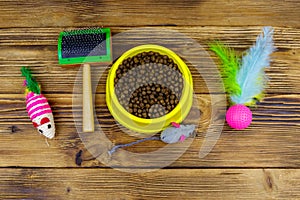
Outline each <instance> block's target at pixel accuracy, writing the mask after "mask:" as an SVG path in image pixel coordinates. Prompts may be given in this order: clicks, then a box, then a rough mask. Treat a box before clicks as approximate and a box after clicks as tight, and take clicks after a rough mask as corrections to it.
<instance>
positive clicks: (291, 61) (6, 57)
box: [0, 27, 300, 94]
mask: <svg viewBox="0 0 300 200" xmlns="http://www.w3.org/2000/svg"><path fill="white" fill-rule="evenodd" d="M161 28H162V27H161ZM61 30H63V29H59V28H53V29H52V28H50V29H49V28H45V29H43V28H39V29H32V28H23V29H22V28H21V29H14V28H11V29H2V30H0V45H1V49H0V61H1V62H0V79H2V80H5V81H2V86H3V87H1V90H0V93H6V94H9V93H14V94H18V93H22V91H23V88H22V87H21V85H22V82H23V78H22V77H20V71H19V70H20V66H24V65H25V66H31V67H32V70H33V73H34V75H35V76H36V78H37V79H38V81H39V82H40V83H41V85H42V87H43V91H44V92H45V93H61V94H66V93H68V94H70V93H72V92H73V87H74V81H75V78H76V76H77V72H78V69H77V68H62V67H61V66H59V65H58V63H57V47H56V46H57V36H58V33H59V32H60V31H61ZM124 30H127V29H126V28H123V29H122V28H120V27H119V28H114V29H113V31H114V32H115V33H116V34H118V33H120V32H122V31H124ZM171 30H178V31H180V32H182V33H185V34H186V35H187V36H189V37H191V38H193V39H195V40H196V41H197V42H199V43H200V44H202V45H203V47H204V49H205V50H206V51H208V47H207V46H206V43H208V41H210V40H213V39H220V40H222V41H224V42H225V43H228V44H229V45H231V46H232V47H234V48H235V49H237V51H238V52H239V53H241V52H242V51H244V50H246V49H247V48H249V47H250V46H251V45H252V44H253V42H254V41H255V38H256V36H257V34H259V32H260V28H257V27H234V28H231V27H230V28H228V27H188V28H186V27H184V28H173V29H171ZM275 30H276V32H275V44H276V47H277V48H278V50H277V52H275V53H274V54H273V56H272V57H273V62H272V64H271V68H270V69H269V70H268V71H267V74H268V75H269V77H270V83H269V85H268V88H267V91H266V92H267V93H275V94H278V93H284V94H291V93H300V87H299V86H300V82H299V80H300V78H299V73H297V71H298V63H299V61H300V57H299V56H298V55H299V54H300V37H299V36H300V31H299V29H293V28H282V27H278V28H277V27H275ZM148 35H149V33H147V32H141V34H139V35H136V36H133V38H134V39H136V38H139V39H140V40H141V39H142V38H147V37H148ZM161 36H162V37H170V36H168V35H164V34H162V35H161ZM135 37H136V38H135ZM180 41H181V40H180V39H178V38H174V43H175V44H177V45H181V44H183V43H184V42H180ZM128 42H129V43H130V42H132V41H128ZM133 43H134V42H133ZM114 45H116V47H118V45H119V43H114ZM120 45H121V44H120ZM122 45H123V46H126V45H127V44H122ZM114 49H116V50H117V49H119V48H114ZM208 52H209V51H208ZM207 56H211V57H212V59H213V61H214V62H215V63H218V60H217V59H216V57H215V56H214V54H212V53H211V52H209V54H208V55H207ZM204 59H208V57H205V58H204ZM213 61H212V62H213ZM200 66H201V70H200V72H199V71H198V70H197V69H195V68H193V67H192V66H190V69H191V72H192V74H193V78H194V82H195V84H194V85H195V89H196V92H199V93H208V91H207V88H206V84H207V83H210V82H216V81H217V79H216V77H215V76H213V72H212V70H211V65H209V64H208V65H205V66H203V65H200ZM107 67H108V66H106V65H105V66H103V67H102V68H107ZM100 68H101V67H100ZM96 69H97V70H98V69H99V68H96ZM106 75H107V72H106V73H104V74H103V77H102V78H101V79H100V82H99V84H98V80H97V79H96V80H94V81H95V83H97V84H98V85H99V87H102V88H104V85H105V81H106ZM204 75H205V76H204ZM16 85H19V86H20V87H16ZM212 92H222V90H221V88H216V87H213V88H212V91H210V93H212Z"/></svg>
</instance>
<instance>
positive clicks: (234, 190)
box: [0, 168, 300, 200]
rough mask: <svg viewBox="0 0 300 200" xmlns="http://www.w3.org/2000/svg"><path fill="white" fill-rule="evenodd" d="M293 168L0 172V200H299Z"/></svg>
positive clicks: (299, 175) (296, 173)
mask: <svg viewBox="0 0 300 200" xmlns="http://www.w3.org/2000/svg"><path fill="white" fill-rule="evenodd" d="M299 180H300V170H299V169H180V170H176V169H162V170H159V171H155V172H151V173H144V174H133V173H124V172H119V171H117V170H113V169H85V170H82V169H5V168H4V169H0V183H1V186H0V198H2V199H58V200H60V199H74V200H76V199H214V200H215V199H255V200H257V199H299V198H300V192H299V191H300V186H299V184H298V183H299Z"/></svg>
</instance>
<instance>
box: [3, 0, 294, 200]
mask: <svg viewBox="0 0 300 200" xmlns="http://www.w3.org/2000/svg"><path fill="white" fill-rule="evenodd" d="M299 22H300V1H298V0H265V1H259V0H218V1H217V0H190V1H187V0H180V1H179V0H174V1H170V0H151V1H150V0H144V1H141V0H140V1H130V0H124V1H118V0H103V1H72V2H71V1H70V2H69V1H62V0H55V1H40V0H35V1H32V0H26V1H0V80H1V89H0V199H57V200H59V199H300V170H299V168H300V131H299V124H300V117H299V116H300V110H299V109H300V81H299V78H300V75H299V72H300V71H299V67H300V23H299ZM265 25H271V26H273V27H274V28H275V36H274V40H275V45H276V47H277V48H278V50H277V52H276V53H274V54H273V62H272V64H271V68H270V69H269V70H268V71H267V74H268V76H269V77H270V83H269V85H268V88H267V90H266V97H265V98H264V100H263V101H262V102H260V103H259V104H258V106H257V107H256V108H254V109H253V114H254V120H253V124H252V125H251V127H250V128H248V129H246V130H244V131H233V130H232V129H230V128H229V127H228V126H227V125H225V126H224V129H223V132H222V135H221V137H220V139H219V140H218V142H217V144H216V146H215V147H214V149H213V151H212V152H211V153H210V154H209V155H208V156H206V157H205V158H203V159H199V157H198V152H199V144H201V143H202V141H203V137H202V136H203V135H202V134H201V130H198V131H199V132H198V135H197V137H196V138H195V140H194V142H193V144H192V145H191V146H190V147H189V149H188V150H187V151H186V153H185V154H184V155H183V156H181V157H180V158H179V159H178V160H177V161H175V162H174V163H172V164H171V165H170V166H168V167H166V168H164V169H161V170H158V171H154V172H149V173H136V174H133V173H125V172H121V171H118V170H115V169H111V168H109V167H106V166H105V165H103V164H102V163H101V162H99V161H98V160H96V159H95V158H93V156H91V155H90V154H89V152H87V150H86V148H85V146H84V145H83V143H82V142H81V140H80V138H79V136H78V133H77V131H76V128H75V125H74V119H73V116H72V93H73V83H74V80H75V77H76V75H77V72H78V69H75V68H74V69H65V68H61V67H60V66H59V65H58V61H57V37H58V34H59V32H60V31H63V30H65V29H69V28H78V27H88V26H104V27H111V29H112V33H113V34H117V33H120V32H122V31H125V30H128V29H130V28H134V27H158V28H167V29H171V30H178V31H180V32H182V33H185V34H186V35H187V36H189V37H191V38H193V39H195V40H196V41H198V42H199V43H201V44H203V45H204V46H205V42H206V41H209V40H213V39H219V40H221V41H224V42H226V43H228V44H230V45H231V46H232V47H234V48H235V49H236V50H237V51H239V52H242V51H244V50H246V49H247V48H249V47H250V46H251V45H252V44H253V42H254V41H255V38H256V36H257V35H258V34H259V33H260V31H261V28H262V27H263V26H265ZM205 47H206V48H207V46H205ZM214 59H215V61H216V62H217V59H216V58H214ZM23 65H26V66H30V67H31V69H32V71H33V73H34V76H35V77H36V78H37V80H38V81H39V82H40V83H41V85H42V89H43V93H44V94H45V96H46V97H47V98H48V100H49V102H50V104H51V106H52V109H53V112H54V117H55V121H56V127H57V136H56V138H55V139H54V140H51V141H49V143H50V147H47V145H46V144H45V141H44V138H43V137H41V136H39V135H38V133H37V132H36V130H35V129H34V128H33V126H32V124H31V122H30V120H29V118H28V116H27V112H26V109H25V101H24V94H23V92H24V88H23V87H22V83H23V78H22V77H20V67H21V66H23ZM194 79H195V81H196V82H197V81H199V80H200V78H199V80H197V77H194ZM103 83H104V82H103ZM103 87H104V85H103V84H102V85H101V84H100V85H99V88H102V89H99V91H97V95H99V98H97V99H100V100H97V101H96V110H97V117H99V118H103V119H106V125H107V127H108V128H111V129H110V130H111V131H110V132H109V134H111V135H110V136H111V138H112V140H113V142H119V141H125V140H129V139H128V138H126V137H123V136H122V137H123V138H122V137H121V138H118V137H116V136H115V137H113V135H114V134H116V135H118V134H119V133H118V130H116V129H114V127H115V125H114V124H115V123H114V121H113V118H112V117H111V116H110V114H109V113H108V111H107V108H106V106H105V104H104V101H103V100H101V98H104V89H103ZM196 93H197V95H201V97H202V98H201V105H202V108H203V110H202V112H203V113H204V116H203V118H201V120H202V121H201V123H202V124H207V123H208V122H209V121H208V120H209V113H208V110H205V109H208V108H209V107H210V106H213V105H211V102H210V94H208V93H207V91H205V90H201V89H197V90H196ZM212 95H219V94H212ZM205 113H207V115H205ZM159 145H160V143H159V142H148V143H147V144H146V145H145V146H144V145H137V146H135V147H132V148H128V149H127V150H128V151H133V152H137V153H138V152H146V151H151V150H153V149H156V148H158V147H159Z"/></svg>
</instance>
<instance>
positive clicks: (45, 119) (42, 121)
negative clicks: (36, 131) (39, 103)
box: [41, 117, 50, 125]
mask: <svg viewBox="0 0 300 200" xmlns="http://www.w3.org/2000/svg"><path fill="white" fill-rule="evenodd" d="M48 122H50V120H49V118H48V117H44V118H43V119H42V120H41V125H43V124H46V123H48Z"/></svg>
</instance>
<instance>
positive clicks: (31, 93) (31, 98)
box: [21, 67, 55, 139]
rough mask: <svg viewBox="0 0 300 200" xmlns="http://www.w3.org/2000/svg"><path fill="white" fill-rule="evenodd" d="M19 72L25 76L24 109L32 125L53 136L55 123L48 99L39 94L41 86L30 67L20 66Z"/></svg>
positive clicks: (44, 133)
mask: <svg viewBox="0 0 300 200" xmlns="http://www.w3.org/2000/svg"><path fill="white" fill-rule="evenodd" d="M21 72H22V76H24V77H25V81H24V86H26V89H25V95H26V109H27V112H28V115H29V117H30V119H31V121H32V123H33V126H34V127H36V128H37V129H38V131H39V133H40V134H42V135H44V136H45V137H47V138H49V139H52V138H54V136H55V125H54V119H53V114H52V110H51V108H50V106H49V104H48V101H47V99H46V98H45V97H44V96H43V95H42V94H41V87H40V85H39V84H38V82H37V81H36V80H35V79H34V78H33V77H32V75H31V71H30V69H29V68H26V67H22V68H21Z"/></svg>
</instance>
